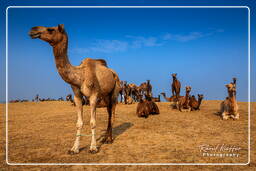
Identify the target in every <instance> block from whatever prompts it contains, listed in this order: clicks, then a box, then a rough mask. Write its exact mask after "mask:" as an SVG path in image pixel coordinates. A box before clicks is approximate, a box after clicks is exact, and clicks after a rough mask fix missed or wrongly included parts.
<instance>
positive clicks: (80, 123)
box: [76, 121, 84, 129]
mask: <svg viewBox="0 0 256 171" xmlns="http://www.w3.org/2000/svg"><path fill="white" fill-rule="evenodd" d="M83 125H84V123H83V121H77V123H76V128H77V129H82V128H83Z"/></svg>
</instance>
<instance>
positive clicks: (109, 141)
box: [101, 137, 113, 144]
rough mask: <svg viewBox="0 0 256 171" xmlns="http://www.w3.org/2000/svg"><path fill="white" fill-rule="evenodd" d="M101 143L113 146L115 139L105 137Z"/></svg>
mask: <svg viewBox="0 0 256 171" xmlns="http://www.w3.org/2000/svg"><path fill="white" fill-rule="evenodd" d="M101 142H102V143H104V144H112V143H113V139H112V138H109V137H105V138H104V139H103V140H102V141H101Z"/></svg>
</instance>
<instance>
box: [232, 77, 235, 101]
mask: <svg viewBox="0 0 256 171" xmlns="http://www.w3.org/2000/svg"><path fill="white" fill-rule="evenodd" d="M232 84H233V85H234V86H235V90H236V77H234V78H233V83H232ZM234 94H235V97H236V91H235V92H234Z"/></svg>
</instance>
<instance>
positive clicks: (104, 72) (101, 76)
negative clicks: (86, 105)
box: [96, 66, 115, 95]
mask: <svg viewBox="0 0 256 171" xmlns="http://www.w3.org/2000/svg"><path fill="white" fill-rule="evenodd" d="M97 68H98V69H96V78H97V80H98V82H99V87H100V90H101V93H102V94H103V95H104V94H109V93H110V92H111V91H112V90H113V88H114V86H115V80H114V76H113V73H112V71H110V70H109V69H108V68H106V67H104V66H98V67H97Z"/></svg>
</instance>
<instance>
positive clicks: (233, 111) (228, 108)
mask: <svg viewBox="0 0 256 171" xmlns="http://www.w3.org/2000/svg"><path fill="white" fill-rule="evenodd" d="M226 87H227V89H228V97H227V98H226V100H224V101H223V102H222V103H221V104H220V113H221V115H222V119H223V120H227V119H228V118H233V119H235V120H236V119H239V113H238V105H237V102H236V96H235V92H236V87H235V85H234V84H232V83H230V84H227V85H226Z"/></svg>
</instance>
